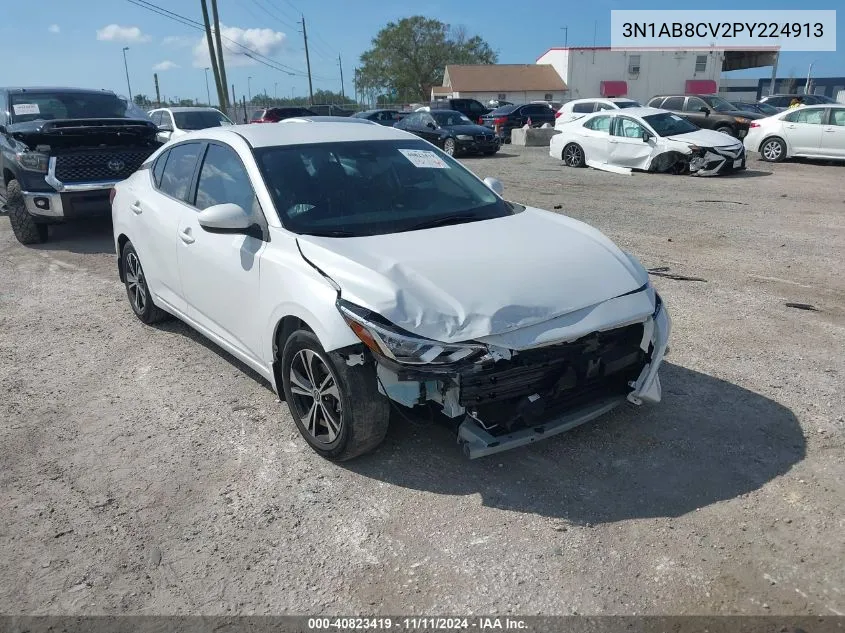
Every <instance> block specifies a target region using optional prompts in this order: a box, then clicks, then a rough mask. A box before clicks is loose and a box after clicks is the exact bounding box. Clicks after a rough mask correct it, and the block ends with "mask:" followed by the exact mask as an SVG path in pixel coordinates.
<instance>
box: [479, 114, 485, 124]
mask: <svg viewBox="0 0 845 633" xmlns="http://www.w3.org/2000/svg"><path fill="white" fill-rule="evenodd" d="M478 125H484V117H483V116H480V117H478Z"/></svg>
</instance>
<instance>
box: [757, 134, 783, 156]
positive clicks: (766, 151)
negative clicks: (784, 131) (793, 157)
mask: <svg viewBox="0 0 845 633" xmlns="http://www.w3.org/2000/svg"><path fill="white" fill-rule="evenodd" d="M785 158H786V143H785V142H784V141H783V139H782V138H780V137H777V136H772V137H770V138H767V139H765V140H764V141H763V142H762V143H760V160H764V161H766V162H767V163H779V162H781V161H782V160H784V159H785Z"/></svg>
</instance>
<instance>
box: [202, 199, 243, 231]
mask: <svg viewBox="0 0 845 633" xmlns="http://www.w3.org/2000/svg"><path fill="white" fill-rule="evenodd" d="M197 222H198V223H199V225H200V226H201V227H202V228H204V229H205V230H206V231H208V232H209V233H244V234H246V233H249V232H250V230H251V229H252V227H253V226H255V222H254V221H253V220H252V218H251V217H250V216H249V214H248V213H247V212H246V211H244V210H243V208H242V207H241V206H240V205H237V204H233V203H231V202H225V203H223V204H215V205H214V206H211V207H208V208H207V209H205V210H203V211H200V213H199V215H198V216H197Z"/></svg>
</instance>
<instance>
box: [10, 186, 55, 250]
mask: <svg viewBox="0 0 845 633" xmlns="http://www.w3.org/2000/svg"><path fill="white" fill-rule="evenodd" d="M6 207H7V208H8V210H9V224H11V225H12V232H13V233H14V234H15V237H16V238H17V240H18V242H20V243H21V244H43V243H44V242H46V241H47V225H46V224H39V223H38V222H36V221H35V218H33V217H32V216H31V215H30V214H29V211H27V210H26V203H25V202H24V199H23V194H22V193H21V186H20V183H19V182H18V181H17V180H10V181H9V184H8V185H6Z"/></svg>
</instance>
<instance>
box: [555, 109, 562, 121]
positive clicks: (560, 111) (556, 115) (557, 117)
mask: <svg viewBox="0 0 845 633" xmlns="http://www.w3.org/2000/svg"><path fill="white" fill-rule="evenodd" d="M561 114H563V110H558V111H557V112H555V118H556V119H559V118H560V115H561Z"/></svg>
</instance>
